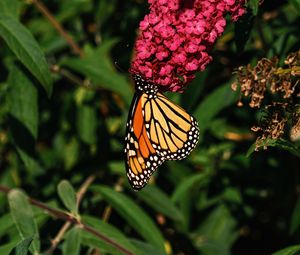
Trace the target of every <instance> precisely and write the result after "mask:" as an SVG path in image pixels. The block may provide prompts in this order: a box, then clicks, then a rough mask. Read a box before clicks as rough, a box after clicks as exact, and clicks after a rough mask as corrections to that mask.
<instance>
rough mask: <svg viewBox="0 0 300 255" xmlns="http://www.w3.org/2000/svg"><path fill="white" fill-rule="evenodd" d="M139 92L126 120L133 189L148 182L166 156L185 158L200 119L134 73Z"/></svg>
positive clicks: (128, 173) (190, 148)
mask: <svg viewBox="0 0 300 255" xmlns="http://www.w3.org/2000/svg"><path fill="white" fill-rule="evenodd" d="M133 79H134V81H135V83H136V93H135V96H134V98H133V101H132V104H131V107H130V113H129V117H128V121H127V130H126V137H125V144H126V145H125V155H126V171H127V176H128V179H129V182H130V184H131V185H132V187H133V189H135V190H139V189H141V188H142V187H144V186H145V185H146V183H147V182H148V180H149V178H150V176H151V175H152V174H153V172H154V171H155V170H156V169H157V167H158V166H159V165H161V164H162V163H163V162H164V161H166V160H180V159H183V158H185V157H186V156H187V155H189V154H190V152H191V151H192V150H193V148H194V147H195V146H196V144H197V142H198V138H199V128H198V123H197V121H195V119H194V118H193V117H192V116H191V115H189V114H188V113H186V111H185V110H183V109H182V108H181V107H179V106H178V105H176V104H174V103H173V102H171V101H170V100H169V99H168V98H166V97H165V96H164V95H163V94H162V93H161V92H160V90H159V88H158V86H156V85H155V84H154V83H151V82H149V81H145V80H144V79H143V78H142V77H141V76H139V75H134V76H133Z"/></svg>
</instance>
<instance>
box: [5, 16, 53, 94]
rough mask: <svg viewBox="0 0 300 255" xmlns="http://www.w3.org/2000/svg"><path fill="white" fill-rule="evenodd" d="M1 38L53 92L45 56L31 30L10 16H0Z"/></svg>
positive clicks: (48, 90)
mask: <svg viewBox="0 0 300 255" xmlns="http://www.w3.org/2000/svg"><path fill="white" fill-rule="evenodd" d="M0 37H2V38H3V39H4V41H5V42H6V43H7V45H8V47H9V48H10V49H11V50H12V51H13V52H14V54H15V55H16V56H17V58H18V59H19V60H20V61H21V62H22V64H23V65H24V66H26V68H27V69H28V70H29V71H30V72H31V73H32V74H33V75H34V76H35V77H36V78H37V80H38V81H39V82H40V83H41V84H42V86H43V87H44V89H45V90H46V91H47V93H48V96H50V95H51V92H52V78H51V73H50V70H49V68H48V64H47V62H46V59H45V56H44V54H43V52H42V50H41V49H40V47H39V45H38V43H37V42H36V40H35V39H34V37H33V36H32V34H31V33H30V32H29V30H28V29H27V28H26V27H24V26H23V25H22V24H21V23H19V22H18V21H17V20H16V19H14V18H13V17H11V16H9V15H0Z"/></svg>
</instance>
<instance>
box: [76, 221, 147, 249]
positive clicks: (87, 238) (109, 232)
mask: <svg viewBox="0 0 300 255" xmlns="http://www.w3.org/2000/svg"><path fill="white" fill-rule="evenodd" d="M82 220H83V222H84V223H85V224H87V225H88V226H91V227H93V228H94V229H96V230H98V231H99V232H100V233H101V234H103V235H104V236H106V237H108V238H109V239H110V240H112V241H114V242H116V243H117V244H119V245H120V246H122V247H123V248H125V249H127V250H128V251H130V252H132V254H134V255H141V254H144V253H143V252H141V251H140V250H139V249H137V248H136V247H135V246H134V245H132V244H131V242H130V241H129V240H128V238H127V237H126V236H125V235H124V234H123V233H122V232H120V231H119V230H118V229H117V228H115V227H114V226H112V225H111V224H108V223H106V222H104V221H102V220H99V219H97V218H94V217H91V216H83V217H82ZM81 235H82V244H84V245H87V246H89V247H95V248H98V249H100V251H102V252H104V253H105V252H106V253H109V254H116V255H118V254H123V253H122V252H121V251H120V250H119V249H117V248H116V247H114V246H113V245H111V244H110V243H108V242H106V241H104V240H102V239H100V238H98V237H96V236H94V235H92V234H90V233H88V232H86V231H82V233H81Z"/></svg>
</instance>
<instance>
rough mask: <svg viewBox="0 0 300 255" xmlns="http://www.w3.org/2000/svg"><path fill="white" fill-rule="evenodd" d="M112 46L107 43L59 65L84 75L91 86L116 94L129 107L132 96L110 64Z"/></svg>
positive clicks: (126, 85)
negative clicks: (82, 56)
mask: <svg viewBox="0 0 300 255" xmlns="http://www.w3.org/2000/svg"><path fill="white" fill-rule="evenodd" d="M112 46H113V45H112V43H110V42H108V43H106V44H103V45H101V46H100V47H99V48H97V49H92V50H89V51H86V52H85V57H84V58H69V59H64V60H63V61H61V63H60V64H61V65H63V66H67V67H69V68H71V69H73V70H75V71H77V72H79V73H81V74H83V75H85V76H86V77H87V78H89V79H90V80H91V81H92V83H93V85H96V86H101V87H103V88H105V89H108V90H110V91H113V92H116V93H118V94H119V95H121V96H122V98H123V99H124V101H125V102H126V103H127V104H128V105H129V104H130V102H131V99H132V95H133V94H132V91H131V89H130V87H129V84H128V82H127V81H126V79H125V77H124V76H122V75H120V74H118V73H117V72H116V70H115V68H114V66H113V63H111V58H110V57H109V54H108V53H109V50H110V49H111V47H112Z"/></svg>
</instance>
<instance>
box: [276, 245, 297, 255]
mask: <svg viewBox="0 0 300 255" xmlns="http://www.w3.org/2000/svg"><path fill="white" fill-rule="evenodd" d="M299 251H300V245H294V246H289V247H287V248H284V249H282V250H280V251H276V252H274V253H272V255H298V254H299V253H298V252H299Z"/></svg>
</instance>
